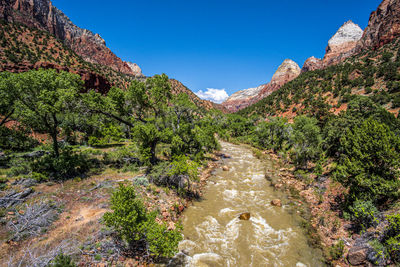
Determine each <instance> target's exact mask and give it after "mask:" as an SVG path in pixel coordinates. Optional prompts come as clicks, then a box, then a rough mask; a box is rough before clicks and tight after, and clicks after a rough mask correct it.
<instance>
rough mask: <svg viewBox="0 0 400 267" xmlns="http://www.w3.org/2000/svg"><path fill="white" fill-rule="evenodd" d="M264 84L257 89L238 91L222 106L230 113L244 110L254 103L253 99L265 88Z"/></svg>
mask: <svg viewBox="0 0 400 267" xmlns="http://www.w3.org/2000/svg"><path fill="white" fill-rule="evenodd" d="M264 86H265V85H264V84H263V85H260V86H258V87H255V88H249V89H245V90H241V91H238V92H236V93H234V94H233V95H231V96H230V97H229V98H228V99H227V100H226V101H225V102H224V103H222V105H223V106H224V107H225V108H226V109H227V110H228V111H229V112H236V111H238V110H241V109H243V108H246V107H248V106H249V105H250V103H251V102H252V99H253V98H254V97H256V96H257V95H258V93H259V92H260V91H261V90H262V89H263V88H264Z"/></svg>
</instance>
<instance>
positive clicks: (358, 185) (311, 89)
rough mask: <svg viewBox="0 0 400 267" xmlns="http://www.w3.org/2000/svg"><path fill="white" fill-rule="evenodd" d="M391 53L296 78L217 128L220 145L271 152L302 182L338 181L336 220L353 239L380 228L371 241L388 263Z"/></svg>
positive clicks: (396, 192) (396, 138) (398, 63)
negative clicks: (349, 228)
mask: <svg viewBox="0 0 400 267" xmlns="http://www.w3.org/2000/svg"><path fill="white" fill-rule="evenodd" d="M398 51H399V41H398V40H397V41H395V42H393V43H391V44H388V45H386V46H384V47H383V48H381V49H380V50H378V51H366V52H365V53H363V54H361V55H357V56H354V57H353V58H350V59H348V60H347V61H346V62H345V63H343V64H339V65H335V66H331V67H329V68H327V69H323V70H316V71H311V72H307V73H303V74H301V75H300V76H299V77H298V78H296V79H295V80H293V81H291V82H289V83H287V84H286V85H284V86H283V87H282V88H281V89H279V90H278V91H276V92H274V93H273V94H271V95H270V96H268V97H266V98H265V99H263V100H261V101H260V102H258V103H256V104H254V105H252V106H250V107H248V108H246V109H244V110H242V111H240V112H238V113H237V114H232V115H228V116H227V117H226V118H224V119H223V120H221V126H220V129H224V130H223V131H222V132H221V136H223V137H225V138H227V139H231V140H232V139H236V140H237V141H239V142H244V143H249V144H251V145H252V146H255V147H258V148H260V149H270V150H273V151H275V152H276V153H278V154H279V155H281V156H282V157H283V158H284V159H286V160H288V161H291V162H292V163H293V164H294V165H295V166H296V171H295V173H297V175H296V176H297V177H299V179H304V180H303V182H305V183H308V184H313V183H315V182H316V181H317V180H318V179H319V177H323V176H326V175H328V176H329V177H331V179H332V180H334V181H336V182H339V183H340V184H341V185H342V186H343V187H344V188H346V191H345V192H344V193H343V197H344V201H343V203H339V205H340V210H341V214H342V217H343V218H345V219H349V220H351V221H352V222H353V224H354V228H353V231H354V232H357V233H363V232H365V231H367V229H368V228H370V227H377V226H378V225H380V227H385V229H386V230H385V231H384V233H381V235H380V237H379V238H378V239H376V240H373V241H371V242H372V243H373V247H374V248H375V249H376V251H378V252H379V253H378V252H377V253H378V254H379V255H381V256H379V257H378V258H380V259H381V260H383V259H388V258H389V257H391V259H392V261H394V262H398V253H399V241H398V236H397V235H398V231H397V230H389V229H394V228H395V227H393V226H390V225H393V224H396V223H397V221H396V219H394V217H391V216H392V215H389V217H385V216H386V215H385V214H388V213H389V214H392V213H396V212H398V208H396V207H397V206H398V200H399V197H400V180H399V167H400V165H399V163H400V161H399V160H400V146H399V144H400V143H399V142H400V121H399V120H398V119H397V118H396V116H395V115H394V114H396V113H397V108H398V107H399V105H398V103H397V102H399V101H398V98H399V93H400V91H399V88H400V87H399V84H400V75H399V71H398V69H399V67H400V54H399V53H398ZM388 110H390V111H391V112H389V111H388ZM334 111H336V112H335V113H336V114H337V115H335V113H334ZM396 115H397V114H396ZM265 118H267V119H266V120H265ZM287 118H289V119H290V120H291V122H289V119H287ZM309 177H314V179H315V180H313V179H309ZM393 216H396V215H393ZM396 218H397V217H396ZM382 224H383V225H384V226H382ZM396 229H397V228H396ZM393 231H394V232H396V233H392V232H393ZM388 232H390V233H391V234H389V235H388V234H387V233H388ZM389 236H390V237H389ZM395 236H397V237H395ZM389 239H390V241H388V240H389ZM339 245H340V244H337V245H336V247H333V248H332V250H331V257H332V258H333V259H334V258H337V257H338V254H340V253H339V252H338V251H342V250H343V249H342V247H341V246H339ZM342 253H343V252H342Z"/></svg>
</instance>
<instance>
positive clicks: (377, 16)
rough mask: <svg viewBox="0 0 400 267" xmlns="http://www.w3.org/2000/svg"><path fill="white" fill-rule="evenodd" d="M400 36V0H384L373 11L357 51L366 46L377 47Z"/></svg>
mask: <svg viewBox="0 0 400 267" xmlns="http://www.w3.org/2000/svg"><path fill="white" fill-rule="evenodd" d="M399 36H400V0H383V1H382V3H381V4H380V5H379V7H378V9H377V10H376V11H374V12H372V13H371V16H370V19H369V23H368V26H367V28H366V29H365V31H364V34H363V36H362V38H361V40H360V41H359V42H358V44H357V47H356V49H355V50H356V52H361V51H362V50H363V49H366V48H373V49H377V48H379V47H381V46H383V45H385V44H387V43H390V42H391V41H392V40H394V39H395V38H397V37H399Z"/></svg>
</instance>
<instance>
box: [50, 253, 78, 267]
mask: <svg viewBox="0 0 400 267" xmlns="http://www.w3.org/2000/svg"><path fill="white" fill-rule="evenodd" d="M47 266H49V267H76V266H77V265H76V264H75V263H74V261H73V260H72V258H71V256H68V255H64V254H63V253H60V254H58V255H57V256H56V257H55V258H54V260H52V261H51V262H50V264H49V265H47Z"/></svg>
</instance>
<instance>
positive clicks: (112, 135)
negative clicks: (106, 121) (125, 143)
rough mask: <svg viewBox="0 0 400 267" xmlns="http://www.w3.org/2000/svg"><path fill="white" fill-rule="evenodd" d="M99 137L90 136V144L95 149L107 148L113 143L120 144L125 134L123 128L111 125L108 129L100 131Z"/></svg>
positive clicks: (104, 128)
mask: <svg viewBox="0 0 400 267" xmlns="http://www.w3.org/2000/svg"><path fill="white" fill-rule="evenodd" d="M99 132H100V134H99V136H90V137H89V142H88V144H89V145H90V146H94V147H102V146H106V145H108V144H110V143H113V142H120V141H122V140H123V137H124V133H123V132H122V130H121V128H120V127H118V126H116V125H114V124H110V125H108V126H106V127H103V128H100V129H99Z"/></svg>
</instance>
